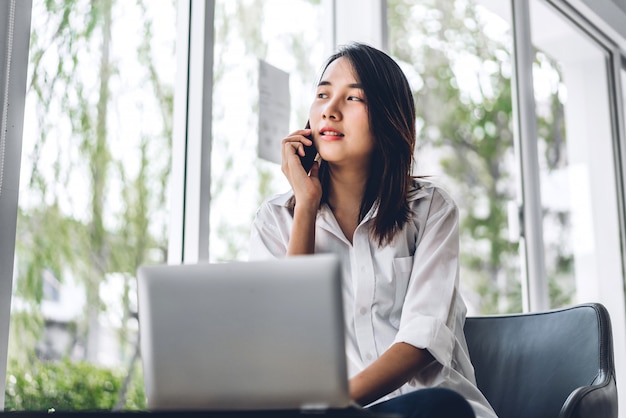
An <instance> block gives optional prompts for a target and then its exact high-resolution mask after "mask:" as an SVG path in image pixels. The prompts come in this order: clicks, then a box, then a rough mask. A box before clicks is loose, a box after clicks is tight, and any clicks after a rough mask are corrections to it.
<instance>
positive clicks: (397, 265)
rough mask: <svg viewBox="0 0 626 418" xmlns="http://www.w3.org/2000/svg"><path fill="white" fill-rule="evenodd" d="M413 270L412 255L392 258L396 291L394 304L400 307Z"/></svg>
mask: <svg viewBox="0 0 626 418" xmlns="http://www.w3.org/2000/svg"><path fill="white" fill-rule="evenodd" d="M412 270H413V257H399V258H394V260H393V274H394V276H395V280H394V281H395V284H396V286H395V287H396V292H395V302H396V303H395V305H399V306H396V307H398V308H401V307H402V305H403V304H404V297H405V296H406V289H407V287H408V286H409V278H410V277H411V271H412Z"/></svg>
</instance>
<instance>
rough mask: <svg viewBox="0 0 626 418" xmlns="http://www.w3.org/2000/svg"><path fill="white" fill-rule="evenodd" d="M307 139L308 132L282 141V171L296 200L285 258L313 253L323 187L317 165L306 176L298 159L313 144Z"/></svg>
mask: <svg viewBox="0 0 626 418" xmlns="http://www.w3.org/2000/svg"><path fill="white" fill-rule="evenodd" d="M306 135H311V130H310V129H301V130H298V131H295V132H293V133H292V134H291V135H289V136H288V137H287V138H285V139H283V149H282V158H283V162H282V170H283V173H284V174H285V177H287V180H288V181H289V184H291V188H292V189H293V193H294V196H295V198H296V206H295V207H294V210H293V227H292V229H291V235H290V237H289V244H288V246H287V255H302V254H313V253H314V252H315V220H316V217H317V209H318V208H319V205H320V201H321V200H322V185H321V183H320V180H319V177H318V174H319V166H318V164H317V162H314V163H313V166H312V167H311V171H310V172H309V174H308V175H307V173H306V171H304V167H302V163H301V162H300V157H301V156H302V157H303V156H304V146H305V145H312V144H313V141H311V140H310V139H309V138H307V137H306Z"/></svg>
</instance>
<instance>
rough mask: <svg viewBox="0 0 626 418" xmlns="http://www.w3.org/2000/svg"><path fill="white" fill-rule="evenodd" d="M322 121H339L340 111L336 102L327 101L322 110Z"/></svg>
mask: <svg viewBox="0 0 626 418" xmlns="http://www.w3.org/2000/svg"><path fill="white" fill-rule="evenodd" d="M322 119H324V120H326V119H331V120H339V119H341V109H340V107H339V103H337V100H334V99H332V100H329V101H328V102H327V103H326V106H324V107H323V108H322Z"/></svg>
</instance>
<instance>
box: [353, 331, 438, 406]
mask: <svg viewBox="0 0 626 418" xmlns="http://www.w3.org/2000/svg"><path fill="white" fill-rule="evenodd" d="M432 360H433V357H432V356H431V354H430V353H429V352H428V351H426V350H421V349H419V348H415V347H413V346H412V345H410V344H406V343H396V344H394V345H392V346H391V347H390V348H389V349H388V350H387V351H386V352H385V353H383V355H382V356H380V357H379V358H378V360H376V361H375V362H374V363H372V364H371V365H370V366H369V367H368V368H366V369H365V370H363V371H362V372H361V373H359V374H358V375H356V376H354V377H353V378H352V379H351V380H350V397H351V398H352V400H353V401H355V402H356V403H358V404H359V405H367V404H369V403H371V402H374V401H375V400H377V399H379V398H381V397H382V396H385V395H386V394H388V393H390V392H392V391H394V390H396V389H397V388H399V387H400V386H402V385H403V384H405V383H406V382H408V381H409V380H410V379H411V378H413V377H414V376H415V375H416V373H417V372H418V371H419V370H420V369H421V368H422V367H424V366H426V365H427V364H428V363H430V362H431V361H432Z"/></svg>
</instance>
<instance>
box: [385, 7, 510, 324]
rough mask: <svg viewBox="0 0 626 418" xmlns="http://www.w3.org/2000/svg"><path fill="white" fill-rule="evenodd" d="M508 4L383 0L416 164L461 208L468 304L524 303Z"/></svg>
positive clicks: (493, 308) (501, 307) (480, 309)
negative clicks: (516, 231) (403, 77)
mask: <svg viewBox="0 0 626 418" xmlns="http://www.w3.org/2000/svg"><path fill="white" fill-rule="evenodd" d="M509 15H510V10H509V4H508V3H505V2H493V1H480V2H473V1H469V2H468V1H452V2H451V1H448V0H441V1H429V2H425V1H419V0H389V1H388V17H389V32H390V33H389V45H390V51H391V53H392V55H393V56H394V57H395V58H396V59H398V60H399V61H400V62H401V63H402V67H403V69H404V70H405V72H406V73H407V75H408V77H409V80H410V82H411V84H412V87H413V89H414V91H415V99H416V105H417V127H418V143H417V151H416V160H417V172H416V174H419V175H428V176H432V179H433V180H434V181H436V182H438V183H440V184H442V185H443V186H444V188H446V189H447V190H448V191H449V192H451V194H452V196H453V197H454V198H455V200H456V201H457V203H458V205H459V208H460V213H461V251H462V257H463V258H462V265H461V284H462V289H463V292H464V296H465V300H466V303H467V305H468V310H469V312H470V313H495V312H519V311H521V310H522V298H521V286H520V274H521V273H520V259H519V253H518V245H517V243H512V242H510V241H509V238H508V237H509V230H508V228H509V225H508V220H507V207H508V203H509V202H513V201H515V200H516V196H517V191H516V188H517V179H516V167H517V163H516V160H515V155H514V147H513V133H512V115H511V109H512V106H511V68H512V67H511V50H512V35H511V31H510V24H509V23H508V16H509Z"/></svg>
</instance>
